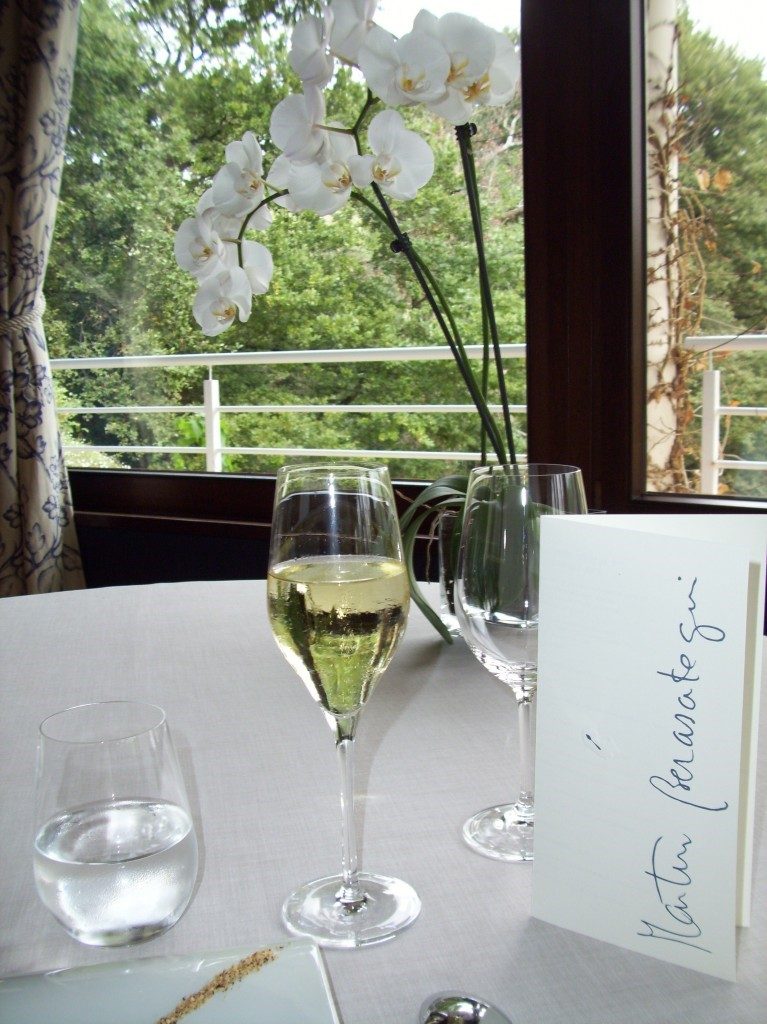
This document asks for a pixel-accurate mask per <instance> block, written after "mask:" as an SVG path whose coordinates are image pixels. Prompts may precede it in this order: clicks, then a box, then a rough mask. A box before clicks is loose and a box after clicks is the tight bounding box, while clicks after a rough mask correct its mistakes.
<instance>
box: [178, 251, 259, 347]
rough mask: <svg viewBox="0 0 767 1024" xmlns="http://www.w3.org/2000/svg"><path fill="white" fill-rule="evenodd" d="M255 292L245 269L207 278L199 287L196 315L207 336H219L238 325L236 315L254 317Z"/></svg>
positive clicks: (193, 309)
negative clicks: (252, 303)
mask: <svg viewBox="0 0 767 1024" xmlns="http://www.w3.org/2000/svg"><path fill="white" fill-rule="evenodd" d="M251 299H252V292H251V288H250V282H249V281H248V277H247V275H246V273H245V271H244V270H243V269H242V268H241V267H234V268H232V269H231V270H224V271H221V272H220V273H218V274H215V275H213V276H212V277H209V278H206V280H205V281H203V282H202V284H201V285H200V287H199V290H198V292H197V296H196V297H195V300H194V306H193V308H192V312H193V314H194V318H195V320H196V321H197V323H198V324H199V325H200V327H201V328H202V332H203V334H205V335H207V336H208V337H215V336H216V335H217V334H221V332H222V331H225V330H226V329H227V327H230V326H231V325H232V323H234V319H235V317H236V316H239V318H240V320H242V321H245V320H247V319H248V317H249V316H250V310H251Z"/></svg>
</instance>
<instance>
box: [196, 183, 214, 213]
mask: <svg viewBox="0 0 767 1024" xmlns="http://www.w3.org/2000/svg"><path fill="white" fill-rule="evenodd" d="M215 205H216V204H215V203H214V201H213V189H212V188H206V189H205V191H204V192H203V194H202V195H201V196H200V198H199V199H198V200H197V216H198V217H201V216H202V215H203V213H205V211H206V210H211V209H213V208H214V207H215Z"/></svg>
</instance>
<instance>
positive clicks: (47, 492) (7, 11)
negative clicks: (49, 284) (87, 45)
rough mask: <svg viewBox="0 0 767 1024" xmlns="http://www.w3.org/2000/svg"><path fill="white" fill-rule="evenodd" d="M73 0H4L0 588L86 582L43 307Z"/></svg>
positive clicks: (68, 84) (0, 0) (0, 7)
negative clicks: (46, 339)
mask: <svg viewBox="0 0 767 1024" xmlns="http://www.w3.org/2000/svg"><path fill="white" fill-rule="evenodd" d="M77 15H78V0H0V597H5V596H8V595H12V594H34V593H43V592H47V591H52V590H68V589H75V588H77V587H82V586H84V585H85V584H84V579H83V573H82V565H81V561H80V554H79V549H78V545H77V536H76V534H75V526H74V519H73V512H72V500H71V496H70V491H69V482H68V479H67V473H66V468H65V466H64V461H63V458H62V451H61V438H60V436H59V430H58V426H57V423H56V413H55V409H54V402H53V383H52V380H51V368H50V362H49V359H48V350H47V347H46V343H45V333H44V331H43V323H42V316H43V311H44V309H45V300H44V298H43V280H44V277H45V266H46V262H47V259H48V251H49V248H50V242H51V234H52V232H53V222H54V219H55V216H56V204H57V201H58V195H59V183H60V180H61V168H62V163H63V158H64V142H65V139H66V133H67V123H68V121H69V101H70V95H71V90H72V73H73V68H74V60H75V47H76V41H77Z"/></svg>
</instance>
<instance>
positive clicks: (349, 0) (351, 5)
mask: <svg viewBox="0 0 767 1024" xmlns="http://www.w3.org/2000/svg"><path fill="white" fill-rule="evenodd" d="M377 6H378V0H332V3H331V4H330V8H329V10H330V12H331V14H332V18H333V23H332V28H331V30H330V50H331V52H332V53H334V54H335V55H336V56H337V57H339V58H340V59H341V60H343V61H346V62H347V63H348V64H356V63H357V60H358V58H359V49H360V46H361V45H362V43H363V42H364V41H365V37H366V36H367V34H368V31H369V30H370V28H371V27H372V23H373V15H374V14H375V11H376V7H377Z"/></svg>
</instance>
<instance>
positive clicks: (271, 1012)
mask: <svg viewBox="0 0 767 1024" xmlns="http://www.w3.org/2000/svg"><path fill="white" fill-rule="evenodd" d="M269 949H270V950H271V951H272V952H273V953H274V954H275V959H274V960H272V961H271V962H269V963H266V964H264V965H263V966H262V967H260V968H259V969H258V970H256V971H253V972H252V973H250V974H246V975H245V976H244V977H242V978H240V980H238V981H235V982H234V984H233V985H232V987H231V988H229V989H226V990H225V991H218V992H216V993H215V994H214V995H213V996H211V998H210V999H208V1000H207V1001H206V1002H205V1003H203V1004H202V1005H201V1006H198V1007H196V1008H195V1009H194V1010H191V1011H190V1012H189V1013H186V1014H184V1015H183V1016H181V1017H180V1018H179V1024H341V1018H340V1017H339V1016H338V1012H337V1010H336V1008H335V1004H334V1000H333V995H332V993H331V989H330V984H329V981H328V977H327V973H326V971H325V965H324V963H323V960H322V958H321V956H320V952H319V950H318V949H317V947H316V946H315V945H314V943H313V942H310V941H308V940H305V939H298V940H294V941H288V942H281V943H278V944H275V945H274V946H270V947H269ZM253 952H255V951H254V950H252V949H241V950H229V951H227V952H225V953H218V954H205V955H202V956H163V957H153V958H151V959H141V960H128V961H123V962H122V963H110V964H98V965H96V966H93V967H76V968H70V969H69V970H61V971H48V972H46V973H44V974H28V975H24V976H19V977H15V978H5V979H2V980H0V1021H2V1022H3V1024H155V1022H157V1021H159V1020H160V1018H162V1017H164V1016H168V1015H170V1014H171V1013H172V1012H173V1010H174V1009H175V1008H176V1006H177V1005H178V1004H179V1002H180V1001H181V1000H182V999H183V998H184V997H185V996H189V995H192V994H193V993H195V992H197V991H198V990H199V989H201V988H203V986H205V985H206V984H207V983H208V982H209V981H210V980H211V979H212V978H213V977H214V976H215V975H217V974H218V973H219V971H223V970H225V969H226V968H227V967H231V966H232V965H233V964H236V963H238V962H239V961H240V960H242V959H243V958H244V957H246V956H249V955H250V954H251V953H253Z"/></svg>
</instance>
